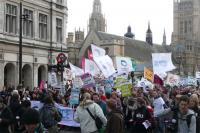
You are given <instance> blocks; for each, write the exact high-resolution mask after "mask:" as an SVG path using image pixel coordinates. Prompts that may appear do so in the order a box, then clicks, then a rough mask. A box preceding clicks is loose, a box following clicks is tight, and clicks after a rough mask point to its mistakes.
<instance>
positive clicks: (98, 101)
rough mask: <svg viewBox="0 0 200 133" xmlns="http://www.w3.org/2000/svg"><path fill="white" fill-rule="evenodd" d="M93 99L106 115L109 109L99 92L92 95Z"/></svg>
mask: <svg viewBox="0 0 200 133" xmlns="http://www.w3.org/2000/svg"><path fill="white" fill-rule="evenodd" d="M92 100H93V101H94V102H95V103H97V104H98V105H99V106H100V107H101V109H102V110H103V113H104V115H105V116H106V114H107V111H106V103H105V102H104V101H102V100H101V99H100V97H99V95H98V94H97V93H94V94H93V95H92Z"/></svg>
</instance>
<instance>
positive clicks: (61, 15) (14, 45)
mask: <svg viewBox="0 0 200 133" xmlns="http://www.w3.org/2000/svg"><path fill="white" fill-rule="evenodd" d="M20 2H21V3H22V14H23V16H24V15H25V16H28V17H27V18H26V19H25V18H23V16H20ZM22 18H23V20H22V81H23V85H24V86H25V87H27V86H28V87H30V89H32V88H33V87H37V86H38V85H39V83H40V81H41V80H45V81H46V80H47V78H48V75H47V71H48V67H47V65H48V64H49V63H53V64H54V63H56V60H55V58H56V56H57V55H58V52H60V48H61V46H62V47H63V50H65V51H66V48H65V49H64V47H66V39H64V38H65V37H66V23H67V1H65V0H51V1H49V0H1V2H0V73H1V75H0V89H2V88H3V86H14V87H16V86H17V85H19V31H20V25H19V20H20V19H22Z"/></svg>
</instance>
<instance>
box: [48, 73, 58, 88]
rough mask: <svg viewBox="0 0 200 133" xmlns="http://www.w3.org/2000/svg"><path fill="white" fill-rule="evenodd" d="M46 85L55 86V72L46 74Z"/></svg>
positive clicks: (56, 82)
mask: <svg viewBox="0 0 200 133" xmlns="http://www.w3.org/2000/svg"><path fill="white" fill-rule="evenodd" d="M48 84H50V85H51V86H56V85H57V84H58V81H57V77H56V73H55V72H51V73H48Z"/></svg>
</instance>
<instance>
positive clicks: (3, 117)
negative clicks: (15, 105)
mask: <svg viewBox="0 0 200 133" xmlns="http://www.w3.org/2000/svg"><path fill="white" fill-rule="evenodd" d="M12 120H13V114H12V112H11V110H10V109H9V108H8V107H6V105H5V104H4V103H3V99H2V98H1V97H0V133H12V131H11V125H12V122H13V121H12Z"/></svg>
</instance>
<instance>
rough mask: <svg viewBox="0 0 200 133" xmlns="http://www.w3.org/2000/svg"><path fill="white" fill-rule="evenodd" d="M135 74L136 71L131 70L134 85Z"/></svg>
mask: <svg viewBox="0 0 200 133" xmlns="http://www.w3.org/2000/svg"><path fill="white" fill-rule="evenodd" d="M134 76H135V73H134V71H131V81H132V85H133V83H134Z"/></svg>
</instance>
